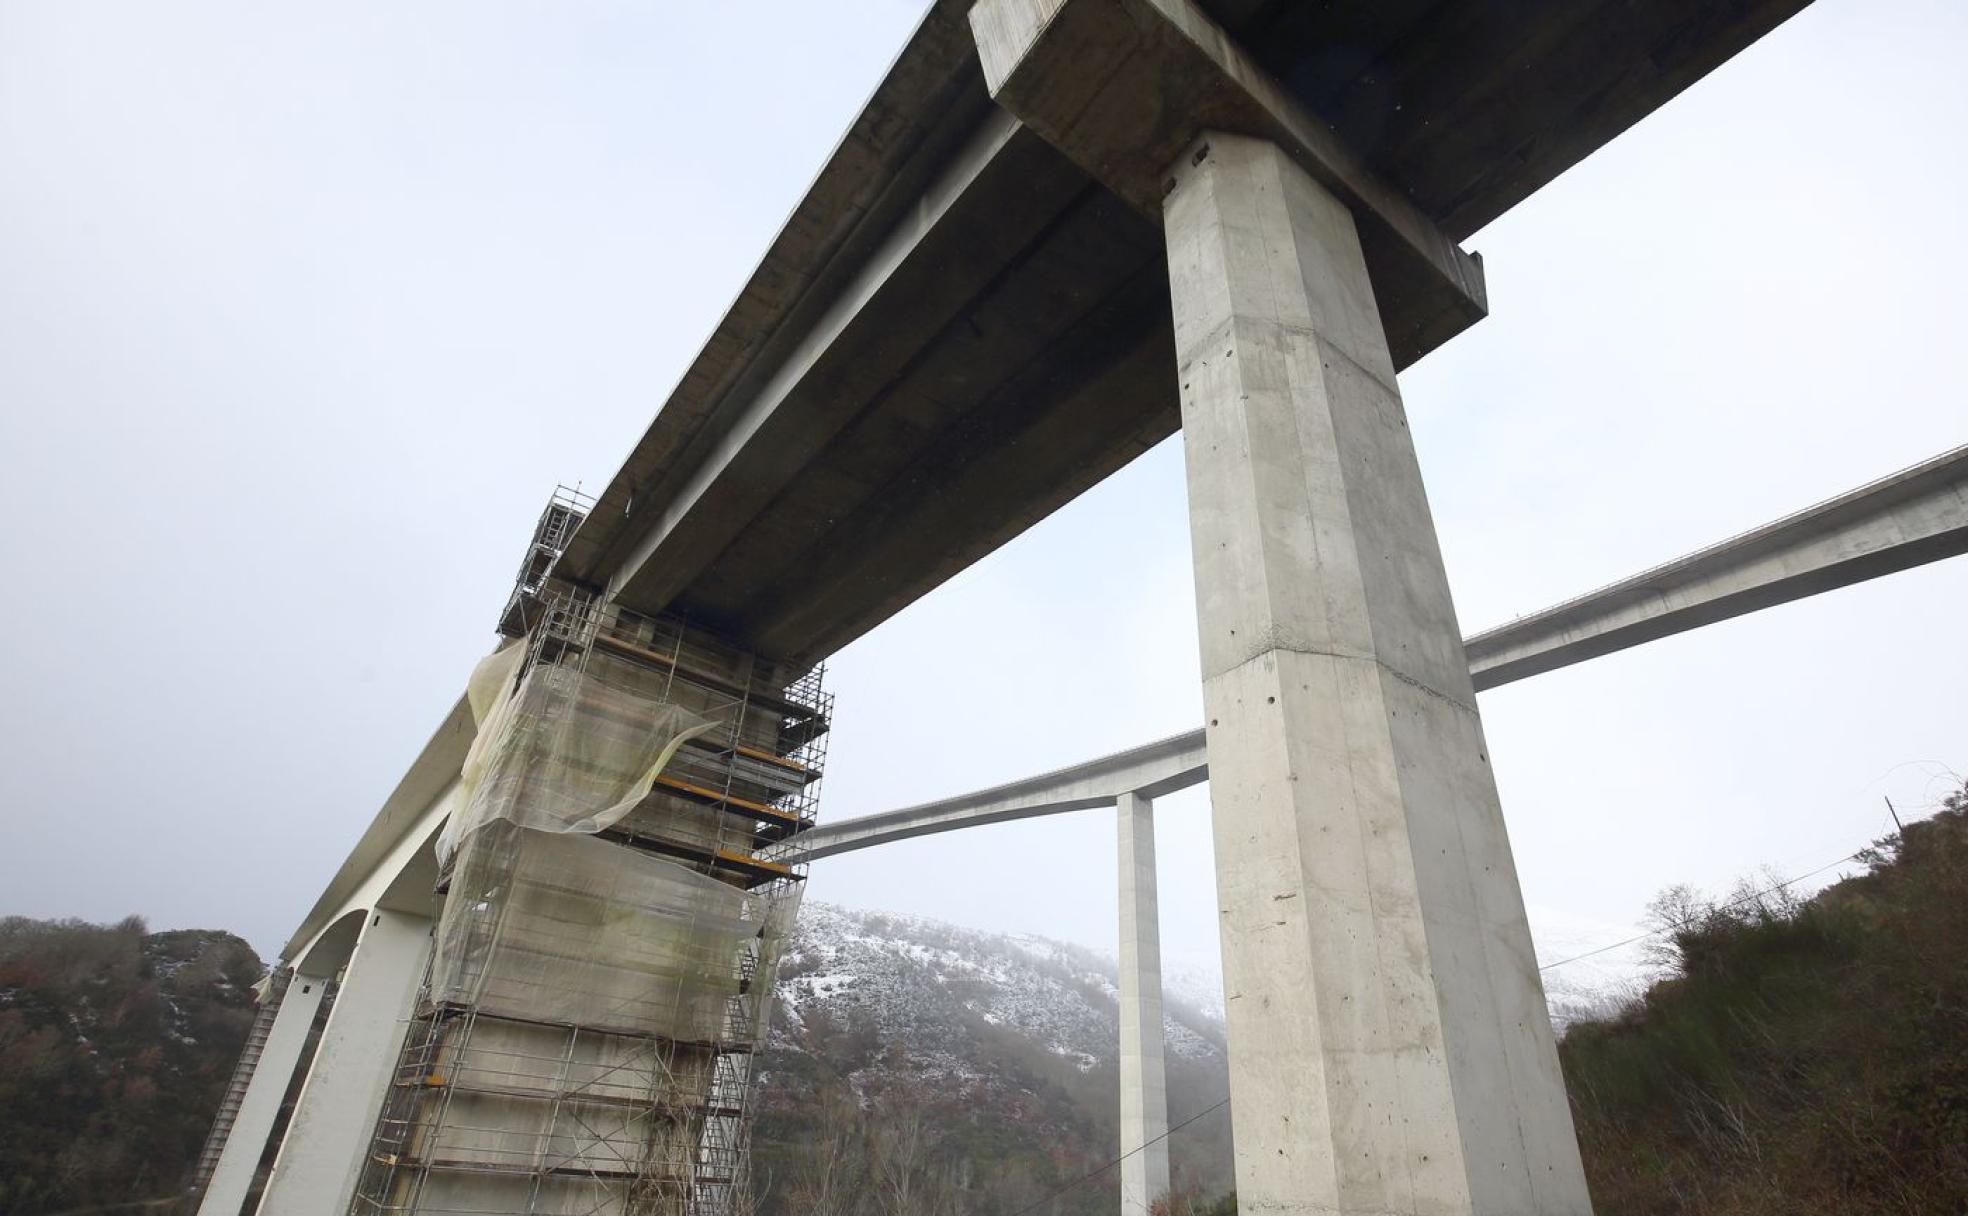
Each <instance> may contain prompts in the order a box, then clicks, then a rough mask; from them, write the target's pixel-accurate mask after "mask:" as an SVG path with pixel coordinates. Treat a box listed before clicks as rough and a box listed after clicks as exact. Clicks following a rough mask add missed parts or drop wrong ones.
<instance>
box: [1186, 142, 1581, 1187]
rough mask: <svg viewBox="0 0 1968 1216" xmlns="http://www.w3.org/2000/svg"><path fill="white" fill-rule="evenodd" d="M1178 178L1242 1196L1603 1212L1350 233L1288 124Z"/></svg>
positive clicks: (1431, 531)
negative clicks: (1288, 149)
mask: <svg viewBox="0 0 1968 1216" xmlns="http://www.w3.org/2000/svg"><path fill="white" fill-rule="evenodd" d="M1169 176H1170V177H1172V178H1174V180H1175V185H1174V188H1173V190H1172V191H1171V192H1170V194H1169V195H1168V198H1167V200H1166V203H1165V206H1164V212H1163V219H1164V228H1165V233H1166V237H1167V241H1168V256H1169V278H1170V290H1171V295H1172V299H1173V303H1174V315H1175V333H1176V351H1177V359H1178V365H1179V367H1178V372H1179V382H1180V384H1181V386H1182V406H1183V409H1182V414H1183V446H1184V452H1185V458H1186V462H1187V468H1188V483H1189V502H1190V527H1191V539H1192V545H1193V550H1194V555H1195V562H1196V592H1197V609H1198V618H1199V626H1200V633H1201V652H1202V669H1203V701H1204V706H1205V709H1206V711H1207V714H1208V720H1209V725H1208V727H1207V736H1208V741H1209V752H1210V792H1211V802H1212V806H1213V811H1214V816H1213V818H1214V835H1215V842H1216V866H1217V896H1218V899H1219V901H1220V904H1219V906H1220V908H1221V911H1222V922H1221V931H1222V940H1223V970H1224V996H1225V1006H1226V1009H1227V1014H1228V1016H1227V1029H1228V1032H1229V1045H1230V1087H1231V1113H1232V1119H1233V1122H1234V1127H1235V1140H1236V1170H1237V1193H1238V1198H1239V1201H1240V1203H1241V1204H1242V1205H1243V1208H1244V1210H1245V1211H1254V1212H1265V1213H1278V1214H1294V1216H1295V1214H1303V1216H1312V1214H1314V1213H1317V1214H1319V1216H1331V1214H1335V1213H1339V1214H1348V1213H1361V1214H1365V1213H1373V1214H1375V1216H1379V1214H1382V1213H1431V1214H1437V1213H1440V1214H1448V1213H1465V1214H1470V1216H1478V1214H1481V1216H1534V1214H1535V1216H1546V1214H1551V1216H1556V1214H1560V1213H1562V1214H1566V1216H1577V1214H1582V1213H1589V1212H1590V1211H1591V1201H1590V1199H1589V1198H1588V1197H1587V1194H1586V1188H1585V1176H1584V1171H1583V1169H1582V1168H1581V1166H1580V1162H1579V1155H1578V1145H1577V1141H1576V1139H1575V1136H1574V1133H1573V1129H1572V1121H1571V1112H1570V1109H1569V1107H1568V1105H1567V1102H1566V1097H1565V1089H1564V1083H1563V1081H1562V1079H1561V1077H1560V1075H1559V1071H1558V1055H1557V1050H1556V1045H1555V1042H1554V1040H1553V1035H1552V1030H1551V1023H1550V1020H1549V1017H1548V1015H1547V1013H1546V1009H1545V1002H1544V992H1543V989H1542V987H1541V985H1540V983H1539V979H1538V972H1537V962H1536V958H1535V956H1534V955H1533V953H1532V949H1531V935H1530V929H1529V926H1528V924H1527V923H1526V920H1525V915H1524V906H1523V896H1522V893H1521V892H1520V890H1519V889H1518V885H1517V878H1516V870H1515V865H1514V863H1513V861H1512V859H1511V855H1510V846H1509V842H1508V840H1507V839H1506V836H1505V833H1504V825H1503V816H1502V813H1501V808H1500V807H1499V805H1498V800H1497V794H1496V785H1495V781H1494V779H1493V777H1492V774H1491V771H1490V768H1489V757H1488V751H1487V747H1486V745H1485V743H1484V741H1483V731H1482V723H1481V720H1480V718H1479V716H1478V713H1477V710H1476V701H1475V689H1474V688H1473V687H1472V685H1471V683H1470V679H1469V668H1468V665H1467V664H1466V663H1465V662H1464V661H1463V655H1462V643H1461V634H1460V633H1459V632H1458V631H1457V628H1456V619H1455V609H1454V606H1453V605H1452V603H1451V602H1450V597H1449V587H1448V579H1447V577H1446V575H1445V574H1444V572H1443V568H1442V559H1441V554H1440V550H1439V547H1438V544H1437V541H1436V537H1435V528H1434V523H1433V521H1432V519H1431V518H1430V515H1429V510H1428V503H1427V498H1426V495H1425V494H1424V492H1423V489H1422V483H1421V473H1420V469H1419V468H1418V466H1417V465H1416V462H1415V455H1414V447H1413V443H1412V440H1411V437H1410V435H1409V433H1408V429H1407V419H1406V417H1405V414H1404V412H1403V410H1402V407H1401V398H1400V392H1399V390H1398V388H1397V387H1396V385H1395V383H1394V376H1393V365H1392V361H1391V359H1390V358H1389V355H1388V351H1387V344H1386V341H1385V339H1384V337H1383V336H1382V332H1381V325H1380V319H1379V316H1378V314H1377V313H1376V311H1375V308H1374V284H1373V282H1372V281H1371V279H1370V277H1369V274H1368V268H1367V263H1366V260H1365V258H1364V256H1363V255H1362V253H1361V248H1360V238H1359V237H1358V235H1357V234H1356V228H1355V222H1354V218H1353V216H1352V215H1351V214H1350V213H1349V211H1348V209H1347V208H1346V207H1345V206H1344V205H1343V204H1342V203H1341V201H1340V200H1339V199H1338V198H1336V197H1335V196H1334V194H1333V193H1332V192H1331V191H1330V190H1328V189H1327V188H1326V187H1325V186H1324V185H1323V184H1322V183H1321V182H1320V181H1318V180H1315V179H1314V178H1313V177H1312V176H1311V175H1310V174H1308V173H1307V172H1306V171H1305V170H1304V169H1303V168H1302V167H1301V166H1300V165H1299V164H1298V163H1297V161H1295V160H1294V159H1293V158H1292V157H1290V156H1287V155H1286V154H1284V153H1283V152H1281V151H1280V150H1279V149H1278V148H1277V147H1276V146H1275V145H1273V144H1271V143H1268V142H1266V141H1262V140H1255V139H1250V138H1245V137H1241V136H1237V135H1230V134H1224V133H1220V132H1210V133H1206V135H1205V136H1204V137H1203V138H1202V140H1201V141H1199V143H1198V144H1197V146H1196V147H1195V148H1194V150H1193V151H1190V152H1187V153H1185V154H1184V155H1183V156H1182V157H1181V158H1180V159H1179V160H1178V161H1177V162H1176V163H1175V164H1174V165H1173V166H1171V169H1170V172H1169Z"/></svg>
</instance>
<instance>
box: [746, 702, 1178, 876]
mask: <svg viewBox="0 0 1968 1216" xmlns="http://www.w3.org/2000/svg"><path fill="white" fill-rule="evenodd" d="M1206 776H1208V769H1207V768H1206V767H1205V765H1204V757H1203V740H1202V735H1201V732H1196V733H1194V734H1190V735H1178V736H1176V737H1175V738H1173V739H1163V740H1162V741H1161V742H1159V743H1150V744H1148V745H1147V746H1145V747H1137V748H1132V749H1130V750H1128V751H1125V752H1117V753H1115V754H1114V755H1112V756H1106V757H1103V758H1101V759H1099V760H1090V761H1088V762H1087V763H1085V764H1076V765H1074V766H1073V767H1072V768H1069V769H1060V770H1059V771H1057V772H1052V773H1041V774H1039V775H1038V776H1036V777H1026V778H1023V779H1021V780H1018V781H1012V782H1008V783H1006V784H1004V785H994V786H992V787H991V788H989V789H984V790H977V791H975V792H974V793H969V794H963V795H961V796H959V797H956V798H946V799H943V800H941V801H938V802H928V803H924V804H922V805H920V806H912V807H903V808H901V809H900V810H894V811H885V812H883V813H881V814H879V815H862V816H859V817H858V818H854V819H843V820H837V821H835V822H834V823H829V824H822V825H821V826H819V827H817V828H814V829H813V830H812V831H810V832H802V833H800V834H799V835H798V836H797V837H795V838H794V839H792V840H790V841H788V842H786V843H785V844H784V845H781V846H779V848H778V849H777V850H775V851H773V852H772V853H770V854H768V855H769V856H772V857H776V858H781V859H784V858H788V857H798V858H800V859H802V860H805V861H818V860H819V859H820V858H822V857H832V856H833V855H834V854H836V853H850V852H853V851H854V850H856V849H867V848H873V847H874V846H875V845H878V844H888V843H890V842H892V841H897V840H909V839H912V838H914V837H917V836H931V835H934V834H936V833H938V832H949V831H954V830H956V829H958V828H969V827H979V826H982V825H984V824H987V823H1009V822H1011V821H1012V820H1015V819H1032V818H1036V817H1038V816H1041V815H1059V814H1064V813H1065V812H1067V811H1084V810H1090V809H1092V808H1094V807H1101V806H1112V805H1114V803H1115V802H1116V801H1117V800H1118V799H1120V798H1121V797H1122V796H1124V795H1126V794H1129V793H1139V794H1140V795H1141V796H1142V797H1143V798H1150V799H1153V798H1159V797H1162V796H1163V795H1165V794H1171V793H1174V792H1175V791H1176V790H1179V789H1186V788H1187V787H1189V786H1191V785H1195V784H1196V783H1198V782H1200V781H1202V780H1203V779H1204V778H1205V777H1206Z"/></svg>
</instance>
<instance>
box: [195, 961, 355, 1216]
mask: <svg viewBox="0 0 1968 1216" xmlns="http://www.w3.org/2000/svg"><path fill="white" fill-rule="evenodd" d="M327 988H328V981H327V979H326V978H325V977H322V976H315V975H302V974H298V973H296V974H295V975H294V976H293V977H292V978H291V979H290V980H289V981H288V982H287V984H286V987H285V989H284V990H283V991H282V992H281V993H280V996H279V998H278V999H279V1001H280V1008H279V1009H277V1010H275V1011H274V1015H273V1026H272V1027H271V1028H270V1029H269V1030H268V1032H267V1039H266V1044H265V1046H263V1047H262V1048H261V1049H260V1058H259V1062H258V1063H257V1064H255V1065H254V1066H253V1077H252V1079H251V1080H250V1081H248V1082H247V1083H246V1093H245V1095H244V1096H243V1097H242V1098H241V1099H240V1102H239V1112H238V1113H237V1114H236V1115H235V1116H234V1117H233V1121H232V1128H231V1130H230V1131H229V1132H228V1133H227V1135H226V1142H225V1148H224V1149H223V1150H221V1152H220V1153H219V1160H218V1164H217V1165H216V1166H215V1167H214V1168H213V1170H212V1178H211V1181H210V1182H208V1183H207V1184H206V1186H205V1193H204V1195H203V1196H202V1197H200V1200H199V1204H198V1212H199V1216H239V1209H240V1208H241V1207H242V1206H244V1204H245V1202H246V1193H247V1192H248V1191H250V1190H251V1189H252V1187H253V1172H254V1171H255V1170H257V1169H258V1168H259V1165H260V1156H261V1154H263V1153H265V1152H266V1146H267V1137H268V1136H270V1135H272V1134H273V1124H274V1120H275V1119H276V1118H277V1117H278V1115H279V1114H280V1102H281V1099H282V1098H284V1097H286V1096H287V1086H288V1083H289V1082H291V1081H292V1080H293V1079H294V1066H295V1065H297V1064H299V1063H300V1060H301V1051H302V1049H303V1048H305V1047H306V1045H307V1032H308V1027H309V1026H311V1025H313V1023H314V1015H315V1011H316V1010H318V1009H320V1008H321V997H322V994H323V993H325V992H326V991H327Z"/></svg>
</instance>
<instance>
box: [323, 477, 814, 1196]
mask: <svg viewBox="0 0 1968 1216" xmlns="http://www.w3.org/2000/svg"><path fill="white" fill-rule="evenodd" d="M581 506H582V504H581V503H580V502H579V501H578V500H575V499H572V498H571V497H565V496H563V495H562V494H556V496H555V498H554V500H553V502H551V503H550V504H549V506H548V508H547V511H546V513H545V514H544V515H543V516H542V518H541V521H540V526H539V528H538V529H536V534H535V539H534V543H533V546H532V547H531V548H530V549H529V551H528V557H527V560H526V562H525V563H524V564H523V565H522V568H521V572H520V580H519V585H518V586H517V587H516V588H515V591H514V595H513V598H512V600H511V601H509V602H508V604H507V607H506V610H505V612H504V613H503V614H502V617H501V632H502V633H504V634H506V635H507V637H508V639H509V640H508V643H507V644H506V645H505V646H504V647H503V648H502V649H500V650H499V651H497V652H496V653H494V654H493V655H492V656H490V657H489V658H487V659H486V660H485V661H484V662H483V663H481V664H480V667H479V669H478V671H477V672H476V673H474V677H473V682H472V688H471V702H472V708H473V712H474V716H475V717H477V718H478V721H479V730H478V736H477V738H476V740H475V741H474V743H473V745H472V748H471V753H470V755H469V756H468V757H467V759H466V761H465V765H464V772H463V774H462V776H461V779H460V784H461V790H460V796H459V808H458V810H456V811H454V812H453V815H452V821H451V823H450V825H449V826H448V827H447V829H446V832H445V836H444V839H443V840H442V842H441V843H440V849H439V863H440V879H439V891H440V892H441V893H442V894H443V896H444V909H443V913H442V915H441V917H440V919H439V922H438V930H437V943H436V948H435V949H434V951H433V954H432V959H431V965H430V968H429V974H428V975H427V977H426V979H425V982H424V985H423V988H422V991H421V994H420V997H419V1000H418V1002H417V1007H416V1012H415V1014H414V1017H413V1020H412V1025H411V1027H410V1029H409V1032H408V1033H407V1035H406V1036H405V1042H404V1047H403V1050H402V1054H401V1056H400V1059H399V1062H398V1067H397V1069H396V1072H395V1074H394V1077H393V1082H392V1085H391V1087H390V1092H389V1096H388V1097H387V1099H386V1100H385V1103H384V1106H383V1110H382V1112H381V1114H380V1116H379V1118H378V1121H377V1126H376V1131H375V1136H374V1139H373V1143H372V1145H371V1150H370V1154H369V1159H368V1161H367V1163H366V1165H365V1169H364V1172H363V1176H362V1178H361V1181H360V1183H359V1184H358V1186H357V1189H356V1196H355V1200H354V1202H353V1205H352V1208H351V1211H352V1212H355V1213H358V1214H362V1216H367V1214H370V1213H411V1212H415V1213H429V1214H435V1213H460V1214H463V1213H484V1214H491V1213H518V1212H526V1213H542V1214H551V1216H575V1214H587V1213H597V1214H599V1213H634V1214H636V1216H733V1214H735V1213H739V1212H742V1211H744V1210H745V1209H746V1201H747V1199H748V1197H749V1196H748V1191H749V1179H748V1178H747V1175H746V1163H747V1152H748V1146H749V1137H750V1131H751V1118H750V1107H751V1093H752V1088H753V1085H752V1082H753V1078H754V1074H755V1070H754V1068H753V1057H754V1055H755V1053H756V1052H757V1051H758V1050H759V1049H760V1048H761V1047H762V1045H763V1043H764V1040H765V1035H766V1030H767V1025H768V1022H769V1021H770V1015H771V999H772V979H773V976H774V974H775V972H776V970H777V966H778V961H779V955H780V952H781V951H782V950H783V948H784V946H785V943H786V941H787V939H788V936H789V934H790V931H791V928H792V922H793V918H794V916H795V914H796V913H797V910H798V901H799V893H800V890H801V882H802V879H803V872H802V871H801V869H799V868H796V867H792V866H788V865H785V864H783V863H781V862H778V861H774V860H770V859H768V858H766V857H762V856H760V855H759V854H760V851H761V850H764V849H767V848H768V847H769V846H771V845H774V844H776V843H778V842H780V841H783V840H785V839H786V838H787V837H789V836H791V835H793V834H795V833H797V832H800V831H803V830H805V829H806V828H808V827H810V826H811V825H812V823H813V816H814V809H815V806H816V803H817V797H818V788H819V787H818V782H819V779H820V775H821V772H822V769H823V768H824V766H825V759H826V755H825V749H826V738H827V728H828V723H829V721H830V719H831V715H832V703H831V698H829V696H828V695H827V694H826V693H825V692H824V690H823V688H822V682H821V681H822V673H821V671H820V670H819V669H818V668H815V669H812V670H796V669H793V668H791V667H788V666H787V665H784V664H779V663H775V662H771V661H768V660H765V659H762V658H760V657H758V656H755V655H752V654H750V653H748V652H747V651H745V650H744V649H742V648H740V647H736V646H733V645H730V644H729V643H727V642H724V641H722V640H720V639H718V638H717V637H715V636H713V635H712V634H711V633H709V632H708V631H705V630H701V629H697V628H693V627H691V626H690V625H688V624H687V623H686V622H684V621H682V620H680V619H678V618H676V617H673V616H649V615H643V614H638V613H634V612H630V611H627V610H624V609H621V608H619V607H618V606H615V605H612V604H608V603H605V602H603V601H602V600H600V599H599V598H598V597H596V596H594V595H593V594H591V593H589V592H587V591H585V590H583V589H581V588H578V587H574V586H571V585H568V584H566V583H564V582H561V581H558V580H556V579H555V578H554V577H553V561H554V560H555V559H557V557H558V554H559V551H560V549H561V548H564V545H565V541H566V537H567V535H568V534H569V533H570V532H571V530H572V527H573V526H575V525H577V524H578V522H579V515H580V513H581V510H580V509H581ZM542 553H550V554H551V555H552V556H551V557H549V558H547V559H546V560H545V561H544V563H542V562H540V561H537V560H536V558H537V557H538V556H539V555H540V554H542Z"/></svg>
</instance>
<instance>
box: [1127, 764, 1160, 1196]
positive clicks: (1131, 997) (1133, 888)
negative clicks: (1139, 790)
mask: <svg viewBox="0 0 1968 1216" xmlns="http://www.w3.org/2000/svg"><path fill="white" fill-rule="evenodd" d="M1115 822H1116V827H1117V829H1118V837H1119V840H1118V844H1119V860H1120V892H1121V900H1120V903H1121V949H1120V980H1121V982H1120V1014H1121V1055H1120V1072H1121V1152H1122V1153H1124V1154H1126V1156H1124V1157H1123V1158H1122V1160H1121V1216H1149V1210H1150V1208H1151V1207H1152V1206H1153V1205H1154V1202H1155V1201H1156V1200H1157V1199H1160V1198H1161V1197H1162V1196H1164V1195H1166V1194H1168V1189H1169V1156H1168V1082H1167V1077H1166V1074H1165V1071H1164V1061H1163V1058H1162V928H1161V913H1160V910H1159V905H1158V903H1157V900H1156V895H1155V804H1154V803H1152V802H1150V801H1148V799H1146V798H1144V797H1142V796H1141V795H1140V794H1136V793H1128V794H1123V795H1121V798H1120V802H1119V804H1118V805H1117V806H1116V807H1115Z"/></svg>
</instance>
